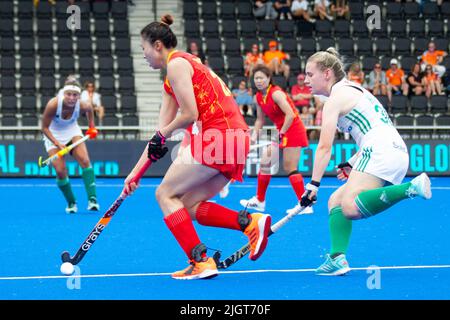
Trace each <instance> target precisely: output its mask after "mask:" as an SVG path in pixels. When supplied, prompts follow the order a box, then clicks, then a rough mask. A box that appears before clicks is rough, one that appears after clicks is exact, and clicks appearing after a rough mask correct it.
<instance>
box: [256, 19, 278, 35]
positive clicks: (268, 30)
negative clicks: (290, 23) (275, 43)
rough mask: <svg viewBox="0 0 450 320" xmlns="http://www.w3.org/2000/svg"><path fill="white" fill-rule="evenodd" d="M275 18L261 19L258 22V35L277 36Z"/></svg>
mask: <svg viewBox="0 0 450 320" xmlns="http://www.w3.org/2000/svg"><path fill="white" fill-rule="evenodd" d="M275 31H276V28H275V20H261V21H259V22H258V35H259V36H260V37H265V38H270V37H275Z"/></svg>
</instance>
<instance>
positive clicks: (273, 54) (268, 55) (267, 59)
mask: <svg viewBox="0 0 450 320" xmlns="http://www.w3.org/2000/svg"><path fill="white" fill-rule="evenodd" d="M271 42H272V41H271ZM287 58H288V55H287V54H286V53H284V52H283V51H280V50H276V49H275V50H267V51H266V52H264V63H265V64H267V65H269V64H270V63H271V62H272V60H273V59H278V62H281V61H283V60H284V59H287Z"/></svg>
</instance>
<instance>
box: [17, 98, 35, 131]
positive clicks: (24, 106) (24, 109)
mask: <svg viewBox="0 0 450 320" xmlns="http://www.w3.org/2000/svg"><path fill="white" fill-rule="evenodd" d="M36 106H37V102H36V96H22V97H20V113H22V114H33V115H34V114H36ZM22 124H23V119H22Z"/></svg>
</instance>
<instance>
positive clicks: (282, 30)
mask: <svg viewBox="0 0 450 320" xmlns="http://www.w3.org/2000/svg"><path fill="white" fill-rule="evenodd" d="M296 29H297V28H296V26H295V22H294V21H293V20H280V21H278V26H277V30H278V36H279V37H281V38H289V39H295V37H296V33H297V32H296V31H297V30H296Z"/></svg>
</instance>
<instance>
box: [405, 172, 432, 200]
mask: <svg viewBox="0 0 450 320" xmlns="http://www.w3.org/2000/svg"><path fill="white" fill-rule="evenodd" d="M407 192H408V193H409V196H419V197H422V198H424V199H426V200H428V199H431V196H432V194H431V181H430V178H428V175H427V174H426V173H425V172H423V173H421V174H420V175H418V176H417V177H415V178H414V179H412V180H411V187H409V189H408V191H407Z"/></svg>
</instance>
